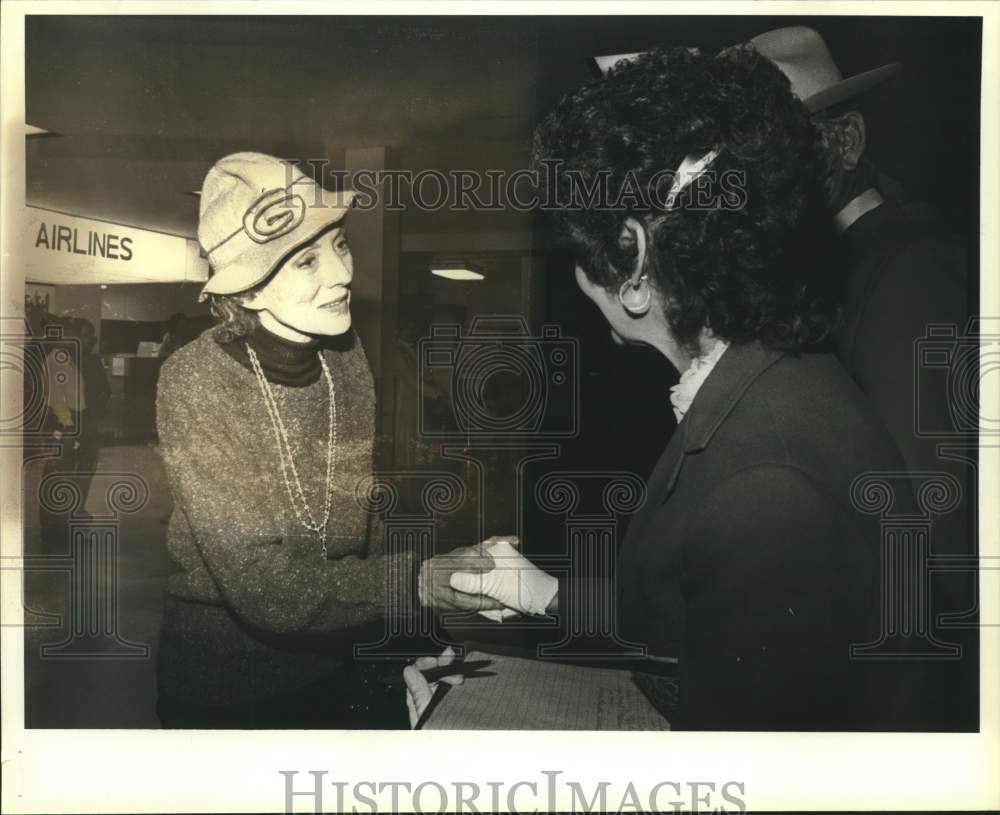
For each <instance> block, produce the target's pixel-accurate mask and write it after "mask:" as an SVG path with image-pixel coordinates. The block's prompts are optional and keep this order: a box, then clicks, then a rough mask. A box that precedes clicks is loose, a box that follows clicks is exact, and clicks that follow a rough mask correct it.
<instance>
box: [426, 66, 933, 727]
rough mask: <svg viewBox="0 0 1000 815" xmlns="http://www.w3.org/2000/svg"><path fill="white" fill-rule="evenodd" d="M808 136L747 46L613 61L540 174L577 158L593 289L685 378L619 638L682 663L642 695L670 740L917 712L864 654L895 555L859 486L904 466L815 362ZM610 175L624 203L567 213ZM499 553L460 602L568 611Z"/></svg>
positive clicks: (583, 249) (512, 554) (552, 141)
mask: <svg viewBox="0 0 1000 815" xmlns="http://www.w3.org/2000/svg"><path fill="white" fill-rule="evenodd" d="M814 135H815V134H814V132H813V130H812V126H811V125H810V123H809V120H808V115H807V113H806V111H805V110H804V108H803V107H802V105H801V103H800V102H799V101H798V100H797V99H796V98H795V97H794V96H793V95H792V93H791V91H790V89H789V86H788V81H787V80H786V79H785V77H784V76H783V75H782V74H781V73H780V72H779V71H778V69H777V68H776V67H775V66H774V65H772V64H771V63H770V62H768V61H767V60H766V59H764V58H762V57H761V56H759V55H758V54H757V53H755V52H754V51H753V50H752V48H748V47H746V48H744V47H740V48H734V49H729V50H727V51H726V52H724V53H723V54H720V55H717V56H708V55H701V54H698V53H692V52H689V51H688V50H687V49H682V48H672V49H667V48H664V49H658V50H655V51H653V52H651V53H649V54H645V55H642V56H641V57H639V58H637V59H634V60H633V61H629V62H619V63H618V65H617V66H616V67H615V68H614V69H612V70H611V71H610V72H609V73H608V74H607V75H606V76H605V77H604V78H602V79H600V80H598V81H595V82H592V83H589V84H587V85H585V86H584V87H582V88H580V89H579V90H577V91H576V92H574V93H571V94H569V95H568V96H567V97H566V98H564V99H563V100H562V101H561V102H560V103H559V104H558V106H557V107H556V108H555V109H554V110H553V111H552V113H551V114H550V115H549V116H548V117H547V118H546V119H545V121H544V122H543V123H542V124H541V125H540V126H539V128H538V130H537V131H536V138H535V145H534V156H535V160H536V162H537V163H538V164H539V166H541V163H542V162H543V161H544V162H546V164H547V166H552V164H551V163H552V162H556V161H561V162H562V166H561V167H560V170H561V172H560V174H559V175H558V176H557V177H558V178H559V179H561V180H560V181H559V182H558V183H559V187H558V189H557V190H555V191H552V190H550V191H549V193H550V194H549V199H551V200H557V201H560V202H561V203H562V205H563V208H562V209H560V210H558V211H557V212H556V213H555V220H556V223H557V225H558V228H559V230H560V232H561V235H562V237H563V238H565V239H566V242H567V243H568V245H569V246H570V247H571V248H572V250H573V252H574V253H575V256H576V259H577V266H576V279H577V282H578V284H579V286H580V288H581V289H582V291H583V293H584V294H585V295H586V296H587V297H588V298H589V299H590V300H592V301H593V302H594V303H595V304H596V305H597V307H598V309H599V310H600V312H601V314H602V315H603V316H604V318H605V320H607V322H608V324H609V325H610V327H611V332H612V335H613V336H614V338H615V339H616V340H617V341H620V342H625V343H635V344H642V345H647V346H652V347H653V348H655V349H657V350H658V351H660V352H661V353H662V354H663V355H664V356H665V357H666V358H667V359H668V360H670V362H671V363H672V364H673V365H674V366H675V367H676V368H677V370H678V371H679V372H681V379H680V383H679V384H678V385H677V386H675V387H674V388H672V393H671V396H670V402H671V404H672V407H673V412H674V414H675V416H676V418H677V420H678V422H679V425H678V428H677V431H676V432H675V434H674V435H673V437H672V438H671V440H670V442H669V444H668V446H667V448H666V450H665V451H664V452H663V455H662V457H661V458H660V460H659V462H658V464H657V465H656V467H655V469H654V471H653V473H652V474H651V476H650V478H649V480H648V483H647V497H646V501H645V504H644V506H643V508H642V509H641V510H640V511H639V513H638V514H637V515H636V516H635V517H634V518H633V520H632V523H631V525H630V528H629V530H628V534H627V536H626V539H625V541H624V542H623V546H622V550H621V553H620V561H619V574H618V587H617V598H618V613H619V619H620V621H621V624H622V630H621V633H622V634H623V635H624V636H625V637H626V638H628V639H630V640H632V641H636V642H640V643H642V644H644V645H646V646H647V647H648V649H649V652H650V653H651V654H653V655H659V656H664V657H672V658H676V659H677V660H678V673H677V683H676V686H675V688H671V686H670V685H661V684H658V683H655V682H653V681H651V680H643V684H644V686H645V687H646V688H647V690H648V691H649V692H650V695H651V696H652V697H653V698H654V701H656V702H657V703H658V704H660V705H661V709H662V710H663V712H664V713H665V715H666V716H667V717H668V718H669V720H670V722H671V725H672V726H673V727H674V728H676V729H814V728H815V729H851V728H863V729H869V728H883V727H894V726H896V724H897V722H899V721H900V719H899V718H898V716H899V715H901V714H906V713H907V712H909V711H908V709H907V708H908V706H909V705H910V704H912V701H913V697H912V696H911V695H910V694H911V693H912V689H913V686H912V683H911V682H910V677H909V674H910V673H911V672H910V669H909V667H908V666H907V665H906V664H905V663H900V662H885V661H880V662H872V661H865V660H858V659H852V657H851V654H850V646H851V645H852V644H859V645H860V644H864V643H866V642H870V641H873V640H877V639H878V637H879V624H880V619H879V609H880V595H879V587H880V552H881V549H880V546H881V535H880V529H879V523H878V519H877V517H874V516H872V515H870V514H865V513H863V512H861V511H860V510H859V509H858V508H856V507H855V506H854V504H853V503H852V500H851V490H852V484H853V483H854V481H855V479H856V478H857V477H858V476H860V475H862V474H864V473H868V472H871V471H886V470H898V469H900V466H901V465H900V462H899V458H898V454H897V453H896V451H895V449H894V447H893V444H892V441H891V440H890V438H889V437H888V435H887V433H886V431H885V429H884V428H883V427H882V426H881V424H880V423H879V421H878V419H877V418H876V417H875V414H874V413H873V412H872V409H871V408H870V406H869V405H868V403H867V402H866V401H865V399H864V397H863V396H862V394H861V393H860V392H859V391H858V389H857V388H856V387H855V385H854V384H853V383H852V381H851V380H850V378H849V377H848V375H847V374H846V373H845V372H844V371H843V369H842V368H841V367H840V365H839V364H838V363H837V361H836V360H835V359H834V358H833V357H832V356H831V355H829V354H827V353H824V352H822V344H823V341H824V340H825V338H826V337H827V335H828V333H829V331H830V328H831V321H832V313H833V308H832V305H831V300H832V297H831V296H830V295H831V291H830V290H829V286H828V283H827V277H826V275H825V274H824V273H823V269H822V264H821V262H820V261H821V260H822V257H821V255H822V253H821V251H820V247H821V243H820V241H821V239H822V234H821V232H820V224H821V222H822V208H821V200H820V196H819V190H820V184H819V166H818V162H817V159H816V157H815V155H814V150H813V145H814V143H815V138H814ZM602 175H603V177H604V178H605V180H606V181H607V189H609V190H610V191H611V195H612V197H614V196H615V195H616V194H617V191H621V190H627V191H631V193H632V194H630V195H629V196H626V195H622V196H621V201H625V200H626V199H630V200H631V203H630V205H628V206H604V207H598V206H574V203H579V201H577V202H574V200H573V199H574V196H575V195H576V194H578V193H579V192H580V190H593V189H595V188H596V187H597V186H598V185H597V182H598V181H599V180H600V179H601V178H602ZM553 192H555V193H557V194H556V195H553V194H552V193H553ZM612 203H613V202H612ZM668 409H669V407H668V405H667V404H666V400H664V410H668ZM620 421H623V422H627V421H629V405H628V401H627V399H623V400H622V401H621V416H620ZM904 498H905V497H903V496H901V497H900V502H901V504H900V506H902V503H903V501H904ZM488 551H490V552H491V554H492V555H493V556H494V560H495V561H500V560H501V559H502V558H505V560H504V561H503V565H504V568H497V569H495V570H493V571H491V572H487V573H486V574H485V575H478V574H472V573H471V570H470V572H457V573H455V574H452V576H451V582H450V585H451V587H452V588H454V589H458V590H462V591H467V592H469V593H478V594H481V595H485V596H489V597H492V598H494V599H497V600H500V601H501V602H503V603H504V604H505V605H507V606H509V607H510V608H511V609H513V610H515V611H518V612H521V613H540V612H544V611H545V610H546V609H548V610H552V609H554V608H558V606H559V597H560V594H563V591H561V590H560V585H559V583H558V582H557V580H556V578H554V577H552V576H550V575H547V574H545V573H544V572H542V571H540V570H538V569H537V568H536V567H534V566H533V565H531V564H530V562H529V561H527V560H526V559H525V558H523V557H522V556H521V555H520V554H519V553H518V552H517V551H516V549H514V548H513V547H511V546H509V545H508V544H497V545H495V546H494V547H493V548H491V549H490V550H488ZM432 565H433V562H432ZM450 568H454V566H451V567H450ZM595 596H600V595H595ZM411 673H412V672H411ZM411 680H412V677H411ZM414 684H419V682H418V681H417V682H414V681H411V682H410V685H411V695H413V696H417V695H419V694H418V692H419V691H421V690H423V689H422V688H414ZM674 689H676V691H677V692H676V694H674V693H671V692H669V691H671V690H674ZM674 696H676V698H673V697H674Z"/></svg>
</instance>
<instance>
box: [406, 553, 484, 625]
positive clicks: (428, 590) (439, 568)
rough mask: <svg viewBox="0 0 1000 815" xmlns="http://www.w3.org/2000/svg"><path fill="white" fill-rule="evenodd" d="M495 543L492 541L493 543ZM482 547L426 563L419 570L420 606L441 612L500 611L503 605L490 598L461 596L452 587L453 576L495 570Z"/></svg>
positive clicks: (426, 561)
mask: <svg viewBox="0 0 1000 815" xmlns="http://www.w3.org/2000/svg"><path fill="white" fill-rule="evenodd" d="M491 540H492V539H491ZM488 543H489V541H486V542H485V543H483V544H477V545H475V546H463V547H460V548H458V549H454V550H452V551H451V552H448V553H447V554H445V555H438V556H437V557H434V558H431V559H430V560H425V561H424V562H423V564H421V566H420V576H419V579H418V584H417V585H418V594H419V597H420V603H421V605H425V606H431V607H432V608H436V609H440V610H442V611H479V612H485V611H488V610H490V609H493V610H496V611H499V610H501V609H502V606H501V605H500V603H498V602H497V601H496V600H492V599H490V598H488V597H482V596H478V595H471V594H462V593H461V592H457V591H455V589H453V588H452V586H451V576H452V574H453V573H454V572H458V571H461V572H478V571H487V570H489V569H492V568H493V567H494V566H495V563H494V561H493V558H491V557H490V556H489V555H488V554H486V552H485V551H484V548H483V547H484V545H485V544H488Z"/></svg>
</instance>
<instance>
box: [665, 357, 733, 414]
mask: <svg viewBox="0 0 1000 815" xmlns="http://www.w3.org/2000/svg"><path fill="white" fill-rule="evenodd" d="M728 347H729V343H728V342H725V341H724V340H716V342H715V345H713V346H712V348H711V350H710V351H708V353H706V354H702V355H701V356H700V357H695V358H694V359H693V360H691V367H690V368H688V369H687V370H686V371H685V372H684V373H682V374H681V381H680V382H678V383H677V384H676V385H674V386H673V387H671V388H670V403H671V404H672V405H673V408H674V416H676V417H677V422H678V424H679V423H680V421H681V419H683V418H684V414H686V413H687V412H688V408H690V407H691V403H692V402H693V401H694V397H695V395H696V394H697V393H698V389H699V388H700V387H701V385H702V383H703V382H704V381H705V380H706V379H707V378H708V375H709V374H710V373H712V369H713V368H714V367H715V365H716V363H717V362H718V361H719V359H721V357H722V355H723V354H724V353H725V351H726V349H727V348H728Z"/></svg>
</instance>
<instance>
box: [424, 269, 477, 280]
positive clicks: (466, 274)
mask: <svg viewBox="0 0 1000 815" xmlns="http://www.w3.org/2000/svg"><path fill="white" fill-rule="evenodd" d="M431 274H432V275H437V276H438V277H443V278H445V279H446V280H484V279H485V278H486V275H484V274H483V273H482V272H477V271H475V270H474V269H469V268H466V267H464V266H463V267H458V268H450V269H441V268H434V269H431Z"/></svg>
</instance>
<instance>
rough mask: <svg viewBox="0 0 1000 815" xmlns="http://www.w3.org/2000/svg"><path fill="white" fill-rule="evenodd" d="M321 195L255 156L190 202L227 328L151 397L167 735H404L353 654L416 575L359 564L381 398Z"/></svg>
mask: <svg viewBox="0 0 1000 815" xmlns="http://www.w3.org/2000/svg"><path fill="white" fill-rule="evenodd" d="M331 195H332V194H331V193H330V192H328V191H325V190H322V189H321V188H320V187H319V186H318V185H317V184H315V183H314V182H313V181H312V180H310V179H308V178H306V177H305V176H303V175H302V174H301V173H299V172H298V171H296V170H294V169H292V168H291V167H290V166H289V165H286V164H285V163H283V162H281V161H279V160H277V159H275V158H272V157H270V156H265V155H261V154H256V153H238V154H235V155H231V156H227V157H226V158H224V159H222V160H220V161H219V162H218V163H217V164H216V165H215V166H214V167H213V168H212V169H211V170H210V171H209V173H208V175H207V177H206V179H205V183H204V185H203V187H202V197H201V212H200V222H199V226H198V239H199V242H200V243H201V246H202V247H203V249H204V250H205V252H206V253H207V255H208V260H209V264H210V265H211V268H212V272H213V274H212V276H211V278H210V280H209V282H208V283H207V285H206V286H205V288H204V290H203V294H202V298H203V299H204V298H208V299H209V300H210V301H211V308H212V311H213V313H214V314H215V315H216V317H217V318H218V320H219V322H218V325H217V326H216V327H215V328H214V329H213V330H210V331H208V332H206V333H204V334H202V335H201V336H200V337H198V338H197V339H195V340H193V341H191V342H190V343H188V344H187V345H185V346H184V347H183V348H181V349H180V350H178V351H176V352H175V353H174V354H173V355H172V356H171V357H170V359H169V360H168V361H167V362H166V363H165V364H164V366H163V369H162V373H161V376H160V381H159V386H158V392H157V428H158V431H159V438H160V445H161V451H162V455H163V460H164V462H165V464H166V469H167V474H168V477H169V481H170V486H171V490H172V492H173V498H174V510H173V514H172V516H171V519H170V529H169V544H168V545H169V549H170V553H171V555H172V557H173V559H174V560H175V561H176V563H177V565H178V566H179V567H180V569H181V571H180V572H179V573H177V574H174V575H173V576H171V577H170V579H169V581H168V585H167V592H166V601H165V608H164V614H163V624H162V632H161V637H160V644H159V671H158V674H159V689H160V700H159V705H158V712H159V714H160V716H161V719H162V721H163V723H164V725H165V726H176V727H324V726H326V727H330V726H345V727H380V726H386V727H392V726H396V725H398V724H399V722H398V721H397V720H396V718H395V713H397V712H399V713H401V715H402V717H403V718H402V723H403V725H404V726H405V710H404V709H403V708H402V706H401V704H399V703H398V700H397V702H396V705H395V707H396V708H398V711H396V710H394V707H393V705H391V704H388V703H387V701H386V699H385V698H383V697H382V696H381V695H380V694H379V692H378V687H380V686H381V683H371V682H369V681H367V677H366V676H364V675H363V674H362V673H361V672H359V669H358V668H357V667H355V663H354V661H353V660H352V659H351V650H350V646H351V645H352V644H353V643H354V642H357V641H358V640H359V639H361V640H364V639H369V640H370V639H372V638H373V636H374V635H373V634H372V633H371V632H370V631H368V632H366V630H365V626H366V625H368V624H371V623H381V621H382V620H383V618H384V615H385V613H386V587H387V586H392V587H397V586H404V585H407V582H408V581H407V579H406V573H407V572H408V570H409V569H410V567H411V563H410V557H409V555H408V554H398V555H394V556H387V555H384V554H380V553H377V552H375V551H368V539H369V535H368V516H367V513H366V512H365V511H364V509H363V508H362V507H361V506H360V505H359V503H358V500H357V498H356V495H355V492H356V489H357V487H358V484H359V482H361V481H362V480H363V479H364V478H365V476H366V475H369V474H370V473H371V472H372V446H373V438H374V429H375V428H374V390H373V382H372V376H371V373H370V371H369V368H368V362H367V360H366V358H365V354H364V351H363V350H362V347H361V344H360V342H359V341H358V338H357V335H356V334H355V333H354V332H353V331H352V330H351V280H352V276H353V264H352V258H351V250H350V247H349V245H348V242H347V236H346V233H345V231H344V216H345V215H346V213H347V209H348V207H349V204H350V200H351V197H352V196H351V194H350V193H347V194H344V195H342V196H340V199H339V200H338V201H337V202H336V204H331V203H330V202H329V201H330V198H331ZM371 537H372V540H373V541H374V540H375V538H376V536H374V535H372V536H371ZM398 602H399V605H400V607H405V598H404V599H400V600H399V601H398ZM375 638H377V636H375Z"/></svg>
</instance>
